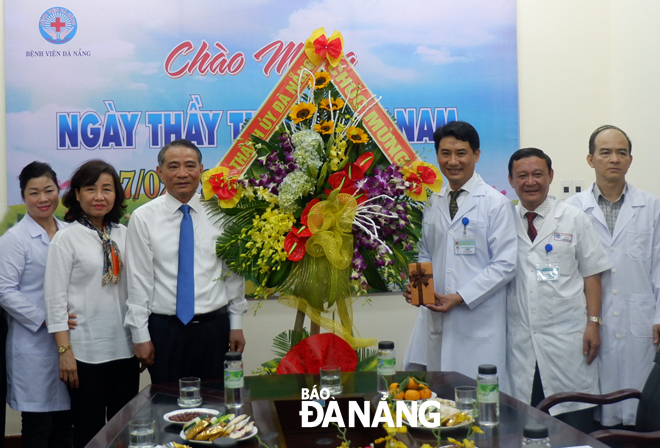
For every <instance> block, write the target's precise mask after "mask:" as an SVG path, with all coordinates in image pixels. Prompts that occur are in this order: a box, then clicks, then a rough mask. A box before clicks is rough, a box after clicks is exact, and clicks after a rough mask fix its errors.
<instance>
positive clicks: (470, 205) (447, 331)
mask: <svg viewBox="0 0 660 448" xmlns="http://www.w3.org/2000/svg"><path fill="white" fill-rule="evenodd" d="M475 176H477V180H476V182H475V184H474V186H473V188H472V189H471V191H470V192H469V194H468V195H467V197H466V198H465V200H464V201H463V203H462V204H461V205H460V207H459V209H458V212H457V213H456V216H454V219H453V220H450V218H449V202H448V201H449V195H448V187H447V186H445V187H444V188H443V189H442V191H441V192H440V194H439V195H437V196H435V197H433V199H432V200H431V201H430V203H429V204H428V205H427V208H426V209H425V211H424V221H423V224H422V240H421V241H420V244H419V248H420V251H419V261H430V262H432V263H433V282H434V286H435V292H437V293H439V294H447V293H456V292H458V293H459V294H460V295H461V297H463V300H464V301H465V304H461V305H459V306H457V307H454V308H453V309H452V310H451V311H449V312H448V313H438V312H433V311H430V310H429V309H427V308H425V307H420V310H419V314H418V316H417V320H416V322H415V326H414V328H413V332H412V335H411V338H410V342H409V345H408V350H407V351H406V356H405V358H404V369H406V370H408V369H414V368H415V367H416V366H419V365H421V366H426V367H427V368H428V370H445V371H449V370H452V371H457V372H461V373H463V374H465V375H467V376H470V377H475V376H476V375H477V368H478V366H479V365H480V364H495V365H496V366H497V367H498V370H499V373H500V374H501V373H502V371H503V370H504V367H505V362H506V361H505V359H506V288H505V286H506V284H507V283H508V282H509V281H511V279H512V278H513V275H514V273H515V262H516V261H515V260H516V236H515V234H514V232H513V231H512V229H513V227H514V225H515V224H514V215H513V213H514V211H513V203H512V202H511V201H510V200H509V199H507V198H505V197H504V196H503V195H502V194H501V193H500V192H498V191H497V190H495V189H494V188H493V187H491V186H490V185H488V184H486V183H485V182H484V181H483V180H482V179H481V177H480V176H479V175H477V174H475ZM464 217H467V218H468V219H469V220H470V221H469V223H468V225H467V229H466V230H467V233H468V234H472V235H473V236H474V237H475V240H476V254H473V255H455V254H454V242H455V240H454V237H455V236H456V235H459V236H460V235H462V234H463V230H464V229H463V224H462V219H463V218H464Z"/></svg>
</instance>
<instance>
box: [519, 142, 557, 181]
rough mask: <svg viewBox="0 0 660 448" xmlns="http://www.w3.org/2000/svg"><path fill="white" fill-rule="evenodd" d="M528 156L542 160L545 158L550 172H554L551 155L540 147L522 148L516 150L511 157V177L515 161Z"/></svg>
mask: <svg viewBox="0 0 660 448" xmlns="http://www.w3.org/2000/svg"><path fill="white" fill-rule="evenodd" d="M527 157H538V158H539V159H541V160H545V164H546V165H548V173H550V172H552V160H551V159H550V156H548V155H547V154H546V153H544V152H543V151H541V150H540V149H538V148H522V149H519V150H518V151H516V152H514V153H513V154H512V155H511V157H510V158H509V178H511V177H513V175H512V174H513V162H516V161H518V160H520V159H525V158H527Z"/></svg>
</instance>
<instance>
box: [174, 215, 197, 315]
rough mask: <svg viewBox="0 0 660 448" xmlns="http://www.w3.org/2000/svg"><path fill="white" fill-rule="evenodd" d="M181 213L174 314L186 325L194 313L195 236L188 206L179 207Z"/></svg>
mask: <svg viewBox="0 0 660 448" xmlns="http://www.w3.org/2000/svg"><path fill="white" fill-rule="evenodd" d="M179 210H181V212H182V213H183V217H182V218H181V230H180V232H179V272H178V273H177V277H176V316H177V317H178V318H179V320H180V321H181V322H183V324H184V325H187V324H188V322H190V321H191V320H192V318H193V316H194V315H195V236H194V235H193V224H192V217H191V216H190V206H189V205H188V204H183V205H182V206H181V207H179Z"/></svg>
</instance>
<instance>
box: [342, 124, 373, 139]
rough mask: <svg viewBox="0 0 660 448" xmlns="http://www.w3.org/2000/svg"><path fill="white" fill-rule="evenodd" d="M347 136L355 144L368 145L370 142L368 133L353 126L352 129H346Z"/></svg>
mask: <svg viewBox="0 0 660 448" xmlns="http://www.w3.org/2000/svg"><path fill="white" fill-rule="evenodd" d="M346 136H347V137H348V139H349V140H350V141H352V142H353V143H367V142H368V141H369V136H367V133H366V132H364V131H363V130H362V129H360V128H356V127H355V126H351V127H350V128H348V129H346Z"/></svg>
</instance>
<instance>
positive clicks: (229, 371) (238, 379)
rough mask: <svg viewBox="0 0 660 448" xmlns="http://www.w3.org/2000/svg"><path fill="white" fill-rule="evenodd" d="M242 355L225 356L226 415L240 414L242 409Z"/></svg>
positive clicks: (237, 353) (228, 353) (236, 353)
mask: <svg viewBox="0 0 660 448" xmlns="http://www.w3.org/2000/svg"><path fill="white" fill-rule="evenodd" d="M243 386H244V379H243V355H241V354H240V353H239V352H227V353H226V354H225V408H226V409H227V413H233V414H242V413H243V412H242V409H243Z"/></svg>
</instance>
